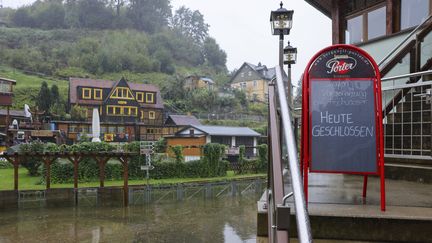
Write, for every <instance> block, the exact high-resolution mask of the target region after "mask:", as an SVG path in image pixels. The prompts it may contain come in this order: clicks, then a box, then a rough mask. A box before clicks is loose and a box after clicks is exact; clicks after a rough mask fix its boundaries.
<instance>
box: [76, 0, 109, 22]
mask: <svg viewBox="0 0 432 243" xmlns="http://www.w3.org/2000/svg"><path fill="white" fill-rule="evenodd" d="M77 10H78V18H79V22H80V24H81V26H82V27H85V28H92V29H107V28H110V27H111V23H112V19H113V17H114V16H113V13H112V11H111V10H110V9H109V8H107V7H106V3H105V1H103V0H80V1H79V2H78V8H77Z"/></svg>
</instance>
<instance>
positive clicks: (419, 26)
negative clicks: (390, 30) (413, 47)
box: [378, 15, 432, 66]
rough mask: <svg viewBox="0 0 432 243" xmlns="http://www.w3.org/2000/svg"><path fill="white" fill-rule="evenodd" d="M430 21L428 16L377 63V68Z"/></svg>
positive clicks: (431, 16) (430, 16) (430, 17)
mask: <svg viewBox="0 0 432 243" xmlns="http://www.w3.org/2000/svg"><path fill="white" fill-rule="evenodd" d="M430 19H432V15H429V17H427V19H425V20H424V21H423V22H422V23H421V24H419V25H418V26H417V27H416V28H415V29H413V30H412V31H411V32H410V33H409V34H408V36H407V37H405V39H403V40H402V41H401V42H400V43H399V44H398V45H397V46H396V47H395V48H393V50H391V51H390V52H389V53H388V54H387V56H385V57H384V58H383V59H382V60H381V61H380V62H379V63H378V66H381V65H382V64H383V63H384V62H385V61H386V60H387V58H389V57H390V56H391V55H393V53H395V52H396V51H397V49H399V47H401V46H402V45H403V44H404V43H405V42H406V41H407V40H408V39H410V38H411V37H412V36H413V35H414V34H415V33H416V32H417V30H418V29H420V28H421V27H422V26H423V25H424V24H425V23H426V22H428V21H429V20H430Z"/></svg>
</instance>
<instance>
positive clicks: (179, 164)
mask: <svg viewBox="0 0 432 243" xmlns="http://www.w3.org/2000/svg"><path fill="white" fill-rule="evenodd" d="M21 147H22V149H20V152H27V151H38V152H43V151H50V152H55V151H58V152H98V151H105V152H109V151H114V149H115V147H114V146H112V145H110V144H108V143H104V142H102V143H91V142H83V143H78V144H74V145H71V146H66V145H61V146H57V145H55V144H42V143H39V142H33V143H30V144H25V145H22V146H21ZM123 149H124V151H126V152H138V151H139V142H132V143H129V144H126V145H125V146H124V147H123ZM203 151H204V157H203V159H201V160H196V161H190V162H183V160H182V159H181V157H182V155H180V154H179V155H180V156H178V157H177V159H173V158H167V157H165V156H163V155H160V154H154V155H151V156H152V165H153V166H154V169H153V170H151V171H150V178H152V179H163V178H192V177H216V176H225V175H226V173H227V170H228V165H229V162H228V161H225V160H222V155H223V151H224V146H223V145H219V144H208V145H206V146H204V148H203ZM145 164H146V156H134V157H132V158H131V159H130V160H129V170H128V172H129V178H130V179H143V178H144V177H145V175H146V173H145V171H143V170H141V168H140V167H141V166H142V165H145ZM26 168H27V169H28V170H29V171H30V170H32V171H34V170H35V168H36V173H34V172H33V173H34V174H33V175H37V174H41V175H42V183H44V181H45V168H44V165H43V163H42V161H38V160H34V159H33V160H28V161H26ZM73 171H74V167H73V164H72V163H71V162H70V161H68V160H65V159H57V160H56V161H54V162H53V163H52V165H51V182H53V183H71V182H73ZM122 175H123V166H122V164H121V163H120V162H118V161H116V160H114V159H113V160H110V161H108V163H107V164H106V166H105V180H119V179H121V178H122ZM78 179H79V181H81V182H87V181H98V180H99V166H98V163H97V162H96V161H95V160H94V159H93V158H89V157H86V158H84V159H83V160H82V161H81V162H80V163H79V165H78Z"/></svg>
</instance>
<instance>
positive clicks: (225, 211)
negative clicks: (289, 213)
mask: <svg viewBox="0 0 432 243" xmlns="http://www.w3.org/2000/svg"><path fill="white" fill-rule="evenodd" d="M257 200H258V198H256V197H255V196H247V197H234V198H231V197H227V198H221V199H212V200H205V199H194V200H191V201H183V202H165V203H162V204H150V205H143V206H132V207H129V208H120V207H98V208H95V207H80V208H51V209H47V208H38V209H24V210H19V211H13V212H10V211H3V212H0V222H2V223H1V225H2V227H0V243H9V242H59V241H61V242H92V243H98V242H188V243H194V242H230V243H231V242H234V243H236V242H255V234H256V201H257Z"/></svg>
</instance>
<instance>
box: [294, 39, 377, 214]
mask: <svg viewBox="0 0 432 243" xmlns="http://www.w3.org/2000/svg"><path fill="white" fill-rule="evenodd" d="M334 50H335V51H345V50H347V51H350V53H354V54H356V53H357V54H359V56H362V57H364V58H366V60H367V61H368V62H369V63H370V64H371V66H372V68H373V72H374V73H373V74H372V75H373V77H371V76H367V75H371V73H368V74H365V76H364V77H362V73H361V72H357V73H355V74H354V75H353V76H354V77H350V76H349V75H339V76H337V75H335V76H336V77H335V78H333V79H334V80H344V81H354V80H361V79H363V80H365V79H368V80H370V81H373V89H374V90H373V93H374V113H375V145H376V163H377V166H376V171H375V172H360V171H328V170H326V171H319V170H312V169H311V162H312V126H311V125H312V111H311V102H310V101H311V86H312V85H311V82H312V81H311V73H310V72H311V69H312V67H313V68H315V69H317V70H318V69H323V68H330V71H328V72H326V75H327V77H322V79H326V80H328V81H332V78H331V77H329V76H330V75H331V73H333V72H338V74H347V73H348V72H349V70H348V69H350V64H349V63H347V62H340V63H343V64H342V65H339V66H332V67H329V66H328V65H326V66H327V67H322V66H318V67H317V65H318V64H316V63H319V61H321V60H322V59H323V56H325V55H326V54H327V53H331V52H332V51H334ZM328 56H329V55H327V57H328ZM317 61H318V62H317ZM314 64H316V65H315V66H313V65H314ZM371 70H372V69H371ZM371 70H368V71H371ZM315 72H316V70H315ZM365 72H366V71H365ZM314 75H315V74H314ZM366 76H367V77H366ZM312 79H314V81H316V80H317V79H318V80H319V79H320V78H319V77H316V76H315V77H313V78H312ZM381 109H382V94H381V77H380V71H379V68H378V65H377V64H376V62H375V61H374V59H373V58H372V57H371V56H370V55H369V54H368V53H366V52H365V51H364V50H362V49H360V48H358V47H356V46H352V45H345V44H338V45H333V46H329V47H327V48H324V49H322V50H321V51H319V52H318V53H317V54H315V55H314V56H313V57H312V59H311V60H310V61H309V63H308V65H307V66H306V69H305V72H304V75H303V80H302V127H301V151H300V157H301V171H302V172H303V180H304V192H305V199H306V202H308V173H342V174H355V175H363V176H364V181H363V199H365V198H366V191H367V179H368V175H378V176H379V177H380V191H381V210H382V211H385V179H384V139H383V125H382V113H381ZM364 202H365V200H364Z"/></svg>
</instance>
